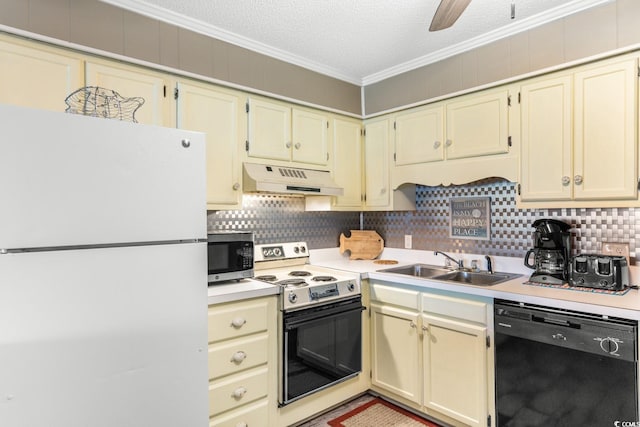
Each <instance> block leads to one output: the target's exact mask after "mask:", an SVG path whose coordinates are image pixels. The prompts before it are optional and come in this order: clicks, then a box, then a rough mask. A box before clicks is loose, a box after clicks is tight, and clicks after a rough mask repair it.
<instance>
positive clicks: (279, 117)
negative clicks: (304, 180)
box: [246, 97, 329, 170]
mask: <svg viewBox="0 0 640 427" xmlns="http://www.w3.org/2000/svg"><path fill="white" fill-rule="evenodd" d="M247 110H248V139H247V143H246V151H247V156H248V157H250V158H251V159H252V160H255V159H260V160H264V161H267V162H268V161H277V162H284V163H280V164H284V165H287V164H290V163H293V164H296V165H300V166H304V167H310V166H315V167H320V168H321V169H325V170H326V169H327V167H328V165H329V133H328V127H329V118H328V115H327V114H325V113H323V112H321V111H315V110H310V109H306V108H302V107H292V106H291V105H289V104H285V103H282V102H277V101H274V100H269V99H263V98H256V97H252V98H250V99H249V101H248V103H247Z"/></svg>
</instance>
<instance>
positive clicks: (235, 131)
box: [177, 80, 246, 210]
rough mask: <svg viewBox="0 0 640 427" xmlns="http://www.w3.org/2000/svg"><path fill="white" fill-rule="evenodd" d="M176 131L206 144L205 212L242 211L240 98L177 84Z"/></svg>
mask: <svg viewBox="0 0 640 427" xmlns="http://www.w3.org/2000/svg"><path fill="white" fill-rule="evenodd" d="M177 88H178V100H177V102H178V114H177V117H178V127H179V128H181V129H189V130H195V131H199V132H204V133H205V134H206V140H207V209H208V210H218V209H240V208H241V207H242V182H241V179H242V168H241V164H240V159H239V157H240V153H239V150H240V147H241V142H243V141H244V138H245V132H246V115H245V114H244V111H245V106H244V95H243V94H241V93H240V92H235V91H231V90H225V89H220V88H218V87H216V86H213V85H208V84H203V83H199V82H196V81H187V80H185V81H180V82H178V86H177Z"/></svg>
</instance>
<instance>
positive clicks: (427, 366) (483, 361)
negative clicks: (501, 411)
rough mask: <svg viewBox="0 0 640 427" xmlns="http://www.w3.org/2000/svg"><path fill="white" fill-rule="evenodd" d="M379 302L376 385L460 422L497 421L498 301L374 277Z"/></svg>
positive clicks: (374, 325)
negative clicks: (494, 337) (494, 329)
mask: <svg viewBox="0 0 640 427" xmlns="http://www.w3.org/2000/svg"><path fill="white" fill-rule="evenodd" d="M371 301H372V302H371V368H372V376H371V384H372V389H373V390H374V391H377V392H379V393H381V394H383V395H387V396H388V397H390V398H392V399H395V400H398V401H399V402H401V403H404V404H407V405H408V406H410V407H412V408H414V409H416V410H419V411H422V412H424V413H426V414H428V415H430V416H433V417H435V418H438V419H441V420H442V421H445V422H447V423H450V424H452V425H460V426H486V425H491V424H488V423H490V417H493V416H494V412H495V411H494V407H493V403H492V402H493V400H494V392H493V384H494V380H493V355H492V354H493V349H491V348H490V346H489V344H490V341H489V338H488V337H489V336H490V333H489V327H490V319H491V313H492V310H493V305H492V302H491V299H489V298H481V297H476V296H470V295H462V294H458V293H451V292H444V291H431V290H430V291H419V290H417V289H415V288H403V287H402V286H401V285H396V284H391V283H385V282H377V281H374V282H372V283H371Z"/></svg>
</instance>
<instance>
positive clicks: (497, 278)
mask: <svg viewBox="0 0 640 427" xmlns="http://www.w3.org/2000/svg"><path fill="white" fill-rule="evenodd" d="M517 277H520V274H512V273H488V272H472V271H460V270H458V271H452V272H450V273H446V274H442V275H439V276H432V277H431V279H433V280H443V281H445V282H456V283H466V284H469V285H476V286H491V285H496V284H498V283H502V282H506V281H508V280H511V279H515V278H517Z"/></svg>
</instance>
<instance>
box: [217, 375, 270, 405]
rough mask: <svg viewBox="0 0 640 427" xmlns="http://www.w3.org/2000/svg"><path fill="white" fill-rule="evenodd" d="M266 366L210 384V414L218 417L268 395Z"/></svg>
mask: <svg viewBox="0 0 640 427" xmlns="http://www.w3.org/2000/svg"><path fill="white" fill-rule="evenodd" d="M268 374H269V370H268V369H267V367H266V366H263V367H260V368H256V369H252V370H249V371H245V372H241V373H239V374H236V375H232V376H230V377H226V378H223V379H221V380H218V381H214V382H212V383H211V384H209V412H210V414H211V415H218V414H221V413H223V412H225V411H228V410H230V409H235V408H237V407H239V406H242V405H244V404H247V403H250V402H253V401H254V400H258V399H260V398H262V397H265V396H266V395H267V390H268V383H269V381H268Z"/></svg>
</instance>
